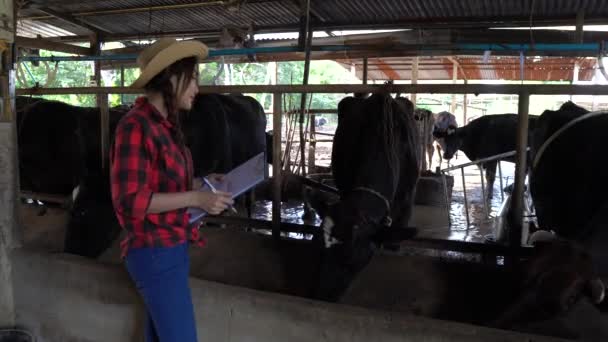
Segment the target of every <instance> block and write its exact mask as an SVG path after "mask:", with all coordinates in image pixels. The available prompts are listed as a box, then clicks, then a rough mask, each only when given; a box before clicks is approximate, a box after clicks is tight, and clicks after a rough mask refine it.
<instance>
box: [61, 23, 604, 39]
mask: <svg viewBox="0 0 608 342" xmlns="http://www.w3.org/2000/svg"><path fill="white" fill-rule="evenodd" d="M327 27H328V26H327V25H326V24H315V26H314V28H315V31H321V30H328V28H327ZM242 29H243V30H246V29H247V28H242ZM255 30H256V33H275V32H297V31H298V30H299V24H295V25H291V27H290V28H287V29H286V28H284V27H283V28H281V27H279V26H256V28H255ZM423 33H424V34H423V35H421V34H419V33H418V32H416V31H402V32H396V33H393V35H398V36H399V38H400V39H401V40H407V39H411V41H412V42H414V43H417V42H420V37H421V36H423V37H425V38H424V40H425V41H426V42H428V41H429V40H431V39H434V41H436V40H437V39H446V42H447V41H449V40H451V41H452V42H461V43H465V42H487V43H496V42H501V43H520V42H526V43H528V42H529V41H530V33H529V31H526V30H509V29H504V30H479V29H467V28H463V29H425V30H423ZM163 36H165V37H166V36H171V37H183V38H206V39H210V40H217V38H218V36H219V34H218V30H216V29H213V30H190V31H173V32H171V31H167V32H162V33H158V32H156V33H133V34H107V35H105V36H104V41H106V42H107V41H121V40H137V39H146V38H158V37H163ZM575 36H576V32H575V31H558V30H535V31H534V38H535V40H536V41H537V42H543V43H564V42H572V41H574V39H575ZM57 39H58V40H61V41H87V42H88V41H89V37H84V36H65V37H58V38H57ZM583 40H584V42H597V41H600V40H608V33H607V32H590V31H585V32H583Z"/></svg>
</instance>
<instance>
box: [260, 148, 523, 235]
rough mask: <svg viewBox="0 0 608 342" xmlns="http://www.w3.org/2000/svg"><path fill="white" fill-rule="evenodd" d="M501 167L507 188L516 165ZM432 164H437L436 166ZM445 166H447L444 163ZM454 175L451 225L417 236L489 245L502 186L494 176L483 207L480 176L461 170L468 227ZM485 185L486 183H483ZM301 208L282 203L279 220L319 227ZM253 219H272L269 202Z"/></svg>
mask: <svg viewBox="0 0 608 342" xmlns="http://www.w3.org/2000/svg"><path fill="white" fill-rule="evenodd" d="M468 162H469V161H468V159H466V157H464V156H461V157H460V158H459V159H458V160H454V161H453V162H452V165H459V164H464V163H468ZM501 164H502V180H503V182H502V187H503V188H504V187H506V186H507V185H508V184H511V183H512V182H513V175H514V170H515V164H512V163H507V162H503V163H501ZM434 165H437V163H435V164H434ZM443 167H446V164H445V163H444V164H443ZM450 174H451V175H452V176H454V188H453V191H452V203H451V206H450V221H451V225H450V226H445V224H438V225H437V226H435V227H429V228H425V229H424V230H423V231H421V232H420V233H419V236H421V237H426V238H436V239H449V240H457V241H470V242H488V241H491V239H492V238H493V235H492V225H493V218H494V217H496V216H497V215H498V212H499V210H500V207H501V204H502V201H503V197H502V196H501V183H500V179H499V175H498V171H497V174H496V181H495V183H494V196H493V198H492V201H491V203H490V206H488V207H487V208H484V204H483V203H484V201H482V199H483V191H482V186H481V179H480V173H479V170H478V168H477V167H476V166H471V167H467V168H465V169H464V175H465V181H466V183H465V187H464V188H466V194H467V195H466V197H467V203H468V214H469V222H468V224H467V219H466V212H467V209H466V208H465V196H464V192H463V186H462V175H461V171H460V170H456V171H452V172H451V173H450ZM484 182H485V180H484ZM303 214H304V206H303V204H302V203H301V202H287V203H283V204H282V207H281V220H282V221H283V222H287V223H294V224H307V225H314V226H320V224H321V219H320V218H319V217H318V216H316V217H315V219H314V220H312V221H307V220H304V219H303V218H302V216H303ZM253 216H254V218H256V219H260V220H268V221H271V220H272V202H271V201H259V202H257V203H256V205H255V208H254V211H253ZM290 236H291V237H295V238H302V237H303V236H302V235H301V234H290Z"/></svg>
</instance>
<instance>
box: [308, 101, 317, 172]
mask: <svg viewBox="0 0 608 342" xmlns="http://www.w3.org/2000/svg"><path fill="white" fill-rule="evenodd" d="M307 114H308V120H310V122H309V123H310V134H309V137H310V143H309V145H308V173H311V171H310V170H311V169H313V170H314V168H315V157H316V149H317V141H316V132H315V128H316V127H315V120H316V115H315V114H311V113H307Z"/></svg>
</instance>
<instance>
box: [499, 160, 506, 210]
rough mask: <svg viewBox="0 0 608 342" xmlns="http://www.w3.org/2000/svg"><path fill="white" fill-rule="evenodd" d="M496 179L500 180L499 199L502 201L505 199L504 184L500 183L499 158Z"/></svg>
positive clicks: (500, 167)
mask: <svg viewBox="0 0 608 342" xmlns="http://www.w3.org/2000/svg"><path fill="white" fill-rule="evenodd" d="M498 179H499V180H500V201H501V202H503V201H504V200H505V194H504V191H503V189H504V186H503V185H502V166H501V163H500V160H499V161H498Z"/></svg>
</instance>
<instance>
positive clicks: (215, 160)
mask: <svg viewBox="0 0 608 342" xmlns="http://www.w3.org/2000/svg"><path fill="white" fill-rule="evenodd" d="M32 110H33V111H32ZM32 110H30V111H26V112H24V114H23V115H24V119H23V120H20V121H22V124H23V127H25V128H27V130H25V129H24V130H23V131H22V134H21V136H20V137H19V143H20V156H19V157H20V164H22V165H21V169H22V170H25V172H23V171H22V172H23V174H22V177H25V178H22V179H23V181H22V184H24V183H25V184H27V183H26V181H28V180H29V179H30V178H31V179H32V180H33V184H34V185H35V187H34V189H33V191H37V192H50V193H60V194H69V193H71V191H72V189H73V188H74V187H75V186H77V185H80V186H79V191H78V193H77V196H76V198H75V200H74V203H73V207H72V210H71V213H70V214H71V216H70V221H69V222H68V228H67V232H66V241H65V251H66V252H67V253H72V254H78V255H83V256H87V257H92V258H95V257H97V256H99V254H101V252H103V251H104V250H105V249H107V247H108V246H109V245H110V244H111V243H112V241H113V240H114V239H115V238H116V236H117V235H118V233H119V231H120V228H119V225H118V222H117V220H116V216H115V215H114V210H113V207H112V202H111V197H110V187H109V173H108V172H107V171H104V170H101V166H100V165H101V164H100V163H101V155H100V139H99V110H98V109H95V108H91V109H87V108H80V107H74V106H69V105H66V104H64V103H60V102H55V101H43V102H40V103H38V104H36V105H35V106H34V107H32ZM122 115H124V112H116V113H112V114H111V123H110V132H111V134H112V136H113V133H114V131H115V127H116V124H117V123H118V121H119V119H120V117H122ZM180 117H181V126H182V129H183V131H184V136H185V138H186V144H187V145H188V146H189V147H190V149H191V151H192V156H193V161H194V167H195V171H194V174H195V176H197V177H199V176H203V175H206V174H208V173H211V172H215V173H223V172H227V171H229V170H230V169H232V168H233V167H235V166H237V165H239V164H241V163H243V162H244V161H246V160H247V159H249V158H251V157H252V156H254V155H256V154H258V153H260V152H263V151H265V149H266V137H265V134H264V131H265V127H266V117H265V115H264V112H263V109H262V106H261V105H260V104H259V103H258V102H257V101H256V100H255V99H253V98H252V97H248V96H228V95H198V96H197V98H196V100H195V103H194V106H193V109H192V111H191V112H190V113H182V115H181V116H180ZM49 128H54V129H49ZM24 161H25V162H24ZM23 162H24V163H23ZM41 171H43V173H41Z"/></svg>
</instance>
